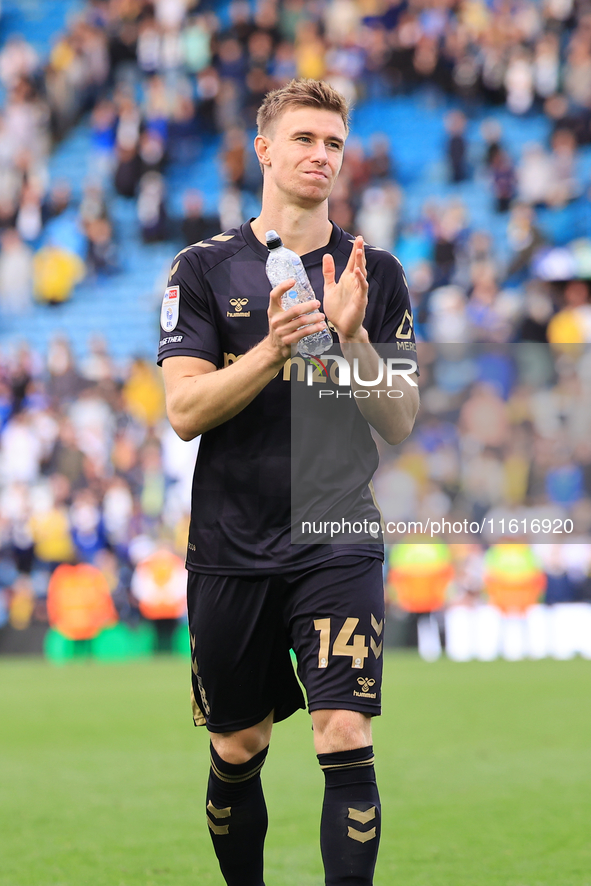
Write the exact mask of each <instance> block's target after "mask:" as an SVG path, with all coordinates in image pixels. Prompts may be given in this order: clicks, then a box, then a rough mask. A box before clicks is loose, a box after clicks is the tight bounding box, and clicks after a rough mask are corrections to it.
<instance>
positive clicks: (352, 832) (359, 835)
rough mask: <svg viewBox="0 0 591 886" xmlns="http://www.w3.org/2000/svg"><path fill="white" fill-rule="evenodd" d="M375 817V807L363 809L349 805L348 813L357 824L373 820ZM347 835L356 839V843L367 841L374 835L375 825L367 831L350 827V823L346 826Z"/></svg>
mask: <svg viewBox="0 0 591 886" xmlns="http://www.w3.org/2000/svg"><path fill="white" fill-rule="evenodd" d="M375 817H376V807H375V806H370V807H369V809H366V810H365V811H363V810H362V809H355V808H351V807H349V815H348V818H350V819H351V820H352V821H358V822H359V824H367V823H368V821H373V819H374V818H375ZM347 836H348V837H350V838H351V840H356V841H357V842H358V843H368V842H369V841H370V840H373V839H374V838H375V836H376V829H375V827H373V828H370V830H369V831H359V830H357V828H352V827H351V826H350V825H349V826H348V828H347Z"/></svg>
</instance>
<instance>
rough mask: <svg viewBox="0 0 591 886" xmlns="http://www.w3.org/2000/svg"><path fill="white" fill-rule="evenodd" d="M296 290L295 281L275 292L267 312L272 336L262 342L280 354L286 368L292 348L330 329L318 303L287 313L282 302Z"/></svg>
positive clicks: (299, 305) (275, 289)
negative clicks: (327, 327)
mask: <svg viewBox="0 0 591 886" xmlns="http://www.w3.org/2000/svg"><path fill="white" fill-rule="evenodd" d="M294 286H295V280H293V279H292V280H284V281H283V283H279V284H278V285H277V286H276V287H275V288H274V289H272V290H271V295H270V297H269V309H268V311H267V316H268V317H269V334H268V336H267V338H266V339H264V342H261V344H265V345H266V346H267V347H269V348H271V349H272V350H273V351H274V352H275V353H276V354H277V359H278V361H280V362H281V363H282V364H283V363H284V362H285V361H286V360H287V359H288V358H289V357H291V346H292V345H294V344H297V343H298V342H299V341H300V340H301V339H302V338H305V337H306V336H307V335H313V334H314V333H315V332H321V331H322V330H323V329H324V327H325V326H326V321H325V319H324V314H323V313H321V312H320V311H319V310H318V308H319V307H320V302H319V301H318V300H317V299H314V300H313V301H306V302H302V303H301V304H297V305H294V306H293V308H289V310H287V311H284V310H283V307H282V305H281V299H282V298H283V296H284V295H285V293H286V292H289V290H290V289H293V287H294ZM311 315H312V316H311Z"/></svg>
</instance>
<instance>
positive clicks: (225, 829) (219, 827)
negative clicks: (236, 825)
mask: <svg viewBox="0 0 591 886" xmlns="http://www.w3.org/2000/svg"><path fill="white" fill-rule="evenodd" d="M207 811H208V813H209V814H208V816H207V824H208V825H209V829H210V831H211V832H212V833H213V834H215V835H216V836H217V837H223V836H225V835H226V834H228V833H229V832H230V825H229V824H214V823H213V821H212V820H211V818H210V817H209V816H210V815H213V817H214V818H230V816H231V815H232V807H231V806H225V807H224V808H223V809H218V808H217V806H214V805H213V803H212V802H211V800H210V801H209V803H208V804H207Z"/></svg>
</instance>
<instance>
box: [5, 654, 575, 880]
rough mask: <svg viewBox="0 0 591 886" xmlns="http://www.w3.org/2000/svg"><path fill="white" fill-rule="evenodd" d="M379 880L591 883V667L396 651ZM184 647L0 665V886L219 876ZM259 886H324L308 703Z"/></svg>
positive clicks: (277, 737) (389, 667)
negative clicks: (147, 657)
mask: <svg viewBox="0 0 591 886" xmlns="http://www.w3.org/2000/svg"><path fill="white" fill-rule="evenodd" d="M385 664H386V674H385V692H384V707H385V714H384V716H383V717H382V718H381V719H380V720H379V721H376V723H375V729H374V741H375V746H376V752H377V760H378V762H377V772H378V778H379V783H380V788H381V794H382V803H383V815H384V824H383V834H382V846H381V852H380V859H379V862H378V870H377V872H376V879H375V884H376V886H591V704H590V697H591V692H590V690H591V662H586V661H582V660H580V659H577V660H572V661H567V662H555V661H548V660H546V661H539V662H520V663H507V662H502V661H499V662H493V663H486V664H484V663H476V662H474V663H470V664H454V663H451V662H448V661H440V662H437V663H435V664H426V663H424V662H422V661H421V660H419V659H418V658H417V657H415V656H414V655H410V654H408V655H405V654H397V655H396V654H390V655H388V656H387V657H386V662H385ZM188 685H189V668H188V665H187V663H186V662H185V661H183V660H179V659H176V660H173V659H165V658H163V659H156V660H151V661H144V662H138V663H129V664H121V665H119V664H117V665H115V664H112V665H107V664H97V663H88V662H79V663H76V664H71V665H68V666H66V667H55V666H52V665H49V664H47V663H44V662H41V661H33V660H26V661H19V660H15V659H12V660H3V661H0V884H1V886H208V884H211V886H223V882H222V880H221V877H220V875H219V874H218V872H217V867H216V862H215V858H214V856H213V852H212V849H211V846H210V843H209V837H208V834H207V828H206V826H205V822H204V811H203V796H204V791H205V780H206V773H207V757H208V753H207V750H208V745H207V736H206V733H205V731H204V730H201V729H199V730H197V729H194V728H193V726H192V723H191V719H190V713H189V707H188ZM263 781H264V785H265V792H266V795H267V801H268V806H269V817H270V828H269V834H268V838H267V856H266V857H267V864H266V883H267V886H321V884H322V883H323V878H322V873H321V865H320V857H319V850H318V821H319V815H320V804H321V798H322V776H321V773H320V771H319V769H318V766H317V763H316V760H315V757H314V751H313V746H312V733H311V730H310V725H309V720H308V717H307V715H305V714H304V713H303V712H302V713H301V714H299V715H297V716H295V717H292V718H291V720H289V721H287V722H285V723H281V724H279V725H278V726H277V727H276V729H275V733H274V738H273V742H272V752H271V754H270V756H269V758H268V761H267V764H266V766H265V769H264V770H263Z"/></svg>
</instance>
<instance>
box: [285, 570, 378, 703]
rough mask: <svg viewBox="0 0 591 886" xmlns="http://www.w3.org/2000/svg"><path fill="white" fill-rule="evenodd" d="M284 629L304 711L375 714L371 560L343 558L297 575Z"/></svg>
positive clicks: (374, 587)
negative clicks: (303, 694)
mask: <svg viewBox="0 0 591 886" xmlns="http://www.w3.org/2000/svg"><path fill="white" fill-rule="evenodd" d="M288 617H289V630H290V635H291V638H292V642H293V646H294V649H295V652H296V655H297V660H298V676H299V677H300V680H301V681H302V683H303V684H304V686H305V688H306V693H307V696H308V709H309V710H310V711H318V710H322V709H325V710H349V711H359V712H361V713H364V714H369V715H370V716H375V715H378V714H379V713H380V712H381V684H382V661H383V657H382V651H383V629H384V584H383V571H382V562H381V560H379V559H377V558H370V557H355V556H344V557H340V558H337V559H334V560H327V561H326V563H324V564H323V565H322V566H321V567H316V568H313V569H310V570H308V571H306V572H304V573H301V574H299V575H298V577H297V578H294V580H293V582H291V593H290V596H289V600H288Z"/></svg>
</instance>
